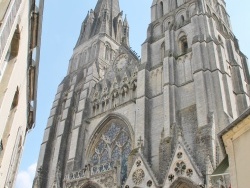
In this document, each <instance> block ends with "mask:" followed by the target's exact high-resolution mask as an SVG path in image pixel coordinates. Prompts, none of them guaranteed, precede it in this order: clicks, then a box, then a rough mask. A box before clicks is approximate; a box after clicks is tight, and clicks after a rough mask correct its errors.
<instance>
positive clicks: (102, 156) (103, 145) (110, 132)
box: [91, 123, 131, 182]
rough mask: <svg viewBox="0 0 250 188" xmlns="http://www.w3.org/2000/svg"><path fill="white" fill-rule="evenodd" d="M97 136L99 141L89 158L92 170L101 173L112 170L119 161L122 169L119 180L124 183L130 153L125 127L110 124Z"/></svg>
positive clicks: (129, 140) (128, 136) (127, 132)
mask: <svg viewBox="0 0 250 188" xmlns="http://www.w3.org/2000/svg"><path fill="white" fill-rule="evenodd" d="M99 134H100V135H99V137H98V135H97V137H95V138H96V139H99V141H97V142H95V143H96V145H95V146H94V150H93V153H92V158H91V162H92V165H93V166H94V167H93V169H99V170H98V172H103V170H107V169H109V168H110V167H111V168H113V167H114V164H116V162H118V161H119V162H120V164H121V168H122V169H121V179H122V182H124V181H125V180H126V178H127V160H128V156H129V154H130V152H131V138H130V134H129V131H128V129H127V127H126V126H122V125H118V124H116V123H110V124H109V125H107V128H106V129H105V131H102V132H100V133H99ZM105 165H106V167H105Z"/></svg>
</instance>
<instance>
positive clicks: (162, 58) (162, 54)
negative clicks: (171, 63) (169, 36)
mask: <svg viewBox="0 0 250 188" xmlns="http://www.w3.org/2000/svg"><path fill="white" fill-rule="evenodd" d="M164 57H165V42H163V43H162V44H161V62H163V60H164Z"/></svg>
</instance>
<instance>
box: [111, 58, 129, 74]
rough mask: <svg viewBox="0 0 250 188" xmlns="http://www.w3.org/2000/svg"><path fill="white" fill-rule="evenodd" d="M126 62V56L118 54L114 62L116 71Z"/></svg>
mask: <svg viewBox="0 0 250 188" xmlns="http://www.w3.org/2000/svg"><path fill="white" fill-rule="evenodd" d="M127 62H128V58H127V56H125V55H121V56H119V57H118V58H117V60H116V62H115V64H114V65H115V69H116V70H117V71H121V70H122V69H123V68H124V67H125V65H126V64H127Z"/></svg>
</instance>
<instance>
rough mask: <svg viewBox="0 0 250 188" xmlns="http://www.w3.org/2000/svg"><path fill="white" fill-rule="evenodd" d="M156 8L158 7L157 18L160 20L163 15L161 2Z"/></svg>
mask: <svg viewBox="0 0 250 188" xmlns="http://www.w3.org/2000/svg"><path fill="white" fill-rule="evenodd" d="M158 6H159V18H161V17H162V16H163V15H164V9H163V2H162V1H161V2H160V3H159V5H158Z"/></svg>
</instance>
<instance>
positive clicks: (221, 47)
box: [34, 0, 250, 188]
mask: <svg viewBox="0 0 250 188" xmlns="http://www.w3.org/2000/svg"><path fill="white" fill-rule="evenodd" d="M151 15H152V16H151V23H150V24H149V27H148V31H147V39H146V40H145V42H144V43H143V45H142V58H141V60H139V59H138V57H137V55H136V54H135V53H134V52H133V51H131V49H130V47H129V24H128V21H127V19H126V18H124V16H123V13H122V11H121V10H120V8H119V1H118V0H98V2H97V5H96V7H95V9H94V10H90V11H89V13H88V15H87V17H86V19H85V20H84V22H83V24H82V29H81V33H80V37H79V40H78V41H77V44H76V47H75V49H74V53H73V55H72V58H71V60H70V63H69V68H68V74H67V76H66V77H65V79H64V80H63V81H62V83H61V84H60V85H59V87H58V91H57V94H56V97H55V101H54V103H53V106H52V109H51V114H50V117H49V120H48V125H47V127H46V129H45V134H44V140H43V143H42V146H41V151H40V157H39V161H38V173H37V175H36V178H35V180H34V187H39V188H59V187H60V188H61V187H63V188H89V187H91V188H104V187H107V188H113V187H125V188H133V187H137V188H146V187H152V188H160V187H162V188H169V187H170V188H175V187H176V188H194V187H205V186H206V187H212V186H213V187H217V186H218V185H220V186H225V185H226V184H227V182H228V179H227V178H225V180H224V179H222V180H223V181H220V182H212V181H210V178H209V176H207V174H211V172H212V171H213V169H215V168H216V166H217V165H218V164H219V162H220V161H221V160H222V159H223V153H222V152H221V149H220V145H219V143H218V141H217V136H216V135H217V133H218V132H220V130H222V129H223V128H225V127H226V126H227V125H228V124H229V123H230V122H231V121H233V120H234V119H235V118H237V117H238V116H239V115H240V114H241V113H242V112H243V111H244V110H245V109H246V108H247V107H248V106H249V83H250V77H249V73H248V68H247V61H246V57H245V56H244V55H243V54H242V53H241V51H240V50H239V47H238V43H237V39H236V38H235V36H234V35H233V33H232V29H231V26H230V21H229V17H228V15H227V12H226V9H225V2H224V0H213V1H211V0H154V1H153V4H152V7H151ZM213 183H214V185H212V184H213Z"/></svg>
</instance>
